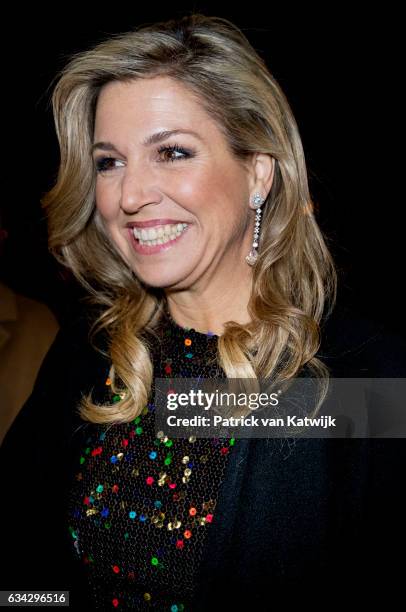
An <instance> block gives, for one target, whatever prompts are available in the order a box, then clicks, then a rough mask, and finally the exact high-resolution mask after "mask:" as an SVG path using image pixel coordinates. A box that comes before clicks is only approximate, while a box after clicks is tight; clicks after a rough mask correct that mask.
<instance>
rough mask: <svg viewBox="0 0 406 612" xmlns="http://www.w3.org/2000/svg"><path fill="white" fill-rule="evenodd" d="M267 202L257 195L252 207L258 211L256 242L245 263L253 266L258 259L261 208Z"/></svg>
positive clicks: (255, 230) (255, 231) (254, 197)
mask: <svg viewBox="0 0 406 612" xmlns="http://www.w3.org/2000/svg"><path fill="white" fill-rule="evenodd" d="M264 202H265V198H263V197H262V196H261V194H260V193H255V194H254V196H253V198H252V207H253V208H254V209H256V211H257V212H256V214H255V229H254V242H253V243H252V248H251V250H250V252H249V254H248V255H247V256H246V258H245V261H246V262H247V264H248V265H250V266H253V265H254V264H255V263H256V261H257V259H258V251H257V248H258V240H259V228H260V225H261V206H262V204H263V203H264Z"/></svg>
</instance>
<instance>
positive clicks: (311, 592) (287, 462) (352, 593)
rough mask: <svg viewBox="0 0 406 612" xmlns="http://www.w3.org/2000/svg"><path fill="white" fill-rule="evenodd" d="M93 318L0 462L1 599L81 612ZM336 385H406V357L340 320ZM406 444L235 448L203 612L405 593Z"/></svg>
mask: <svg viewBox="0 0 406 612" xmlns="http://www.w3.org/2000/svg"><path fill="white" fill-rule="evenodd" d="M91 318H92V314H91V312H90V311H88V312H87V313H86V314H83V315H82V316H80V317H78V318H77V319H76V320H74V321H72V323H71V324H70V325H66V326H64V327H63V328H62V329H61V330H60V331H59V332H58V335H57V337H56V339H55V341H54V343H53V345H52V346H51V349H50V350H49V352H48V354H47V356H46V358H45V360H44V362H43V364H42V367H41V370H40V373H39V375H38V378H37V382H36V385H35V388H34V391H33V393H32V394H31V396H30V398H29V400H28V401H27V402H26V404H25V405H24V407H23V408H22V410H21V412H20V413H19V415H18V416H17V418H16V420H15V422H14V424H13V426H12V427H11V429H10V431H9V432H8V434H7V435H6V438H5V440H4V442H3V445H2V447H1V450H0V469H1V482H0V486H1V499H2V501H1V510H2V518H1V523H0V524H1V526H2V531H3V534H2V547H1V548H2V559H1V567H2V568H3V570H2V585H1V588H2V589H8V590H10V589H14V590H28V589H31V590H35V591H39V590H48V591H49V590H54V589H59V590H70V593H71V595H70V597H71V607H78V608H81V609H86V608H90V607H91V603H90V602H88V601H86V597H87V594H86V586H85V584H84V583H83V579H82V577H81V575H79V574H78V573H77V568H76V564H74V563H73V562H72V561H71V545H70V542H69V541H68V535H67V530H66V526H65V525H64V524H63V521H62V516H63V512H62V509H63V506H64V503H65V501H64V500H65V497H64V496H65V495H66V482H67V481H68V478H67V476H68V474H70V473H71V470H72V469H73V468H72V463H71V461H72V456H73V453H72V449H74V448H75V443H76V442H75V432H76V431H77V429H78V427H79V425H80V419H79V417H78V416H77V415H76V414H75V413H74V411H73V409H72V407H73V406H75V405H76V404H77V401H78V399H79V397H80V394H81V393H83V392H85V391H88V390H90V389H91V388H93V386H94V384H95V381H96V380H100V378H102V379H103V376H101V372H104V374H105V375H106V376H107V373H108V368H109V363H108V361H107V360H106V359H105V358H104V357H103V356H101V355H100V354H99V353H97V352H96V351H95V350H94V349H93V348H92V347H91V346H90V344H89V343H88V340H87V331H88V329H89V322H90V320H91ZM319 353H320V356H322V357H323V359H324V361H325V363H327V364H328V365H329V366H330V367H331V369H332V376H337V377H364V376H365V377H387V378H390V377H406V363H405V361H406V359H405V355H406V350H405V343H404V342H403V341H402V340H400V339H399V338H397V337H394V336H393V335H391V334H389V333H387V332H385V330H384V329H382V328H381V327H378V326H376V325H375V324H373V323H371V322H368V321H365V320H358V319H354V317H351V316H349V314H348V312H347V313H346V312H336V313H335V314H334V315H333V316H332V318H331V319H330V320H329V322H328V323H327V325H326V327H325V329H324V332H323V343H322V346H321V349H320V351H319ZM405 459H406V446H405V443H404V440H403V439H371V440H367V439H299V440H296V442H295V444H294V445H292V442H290V441H289V440H281V439H266V440H264V439H251V440H248V439H247V440H239V444H238V445H237V446H236V448H235V450H234V452H233V453H231V455H230V459H229V462H228V466H227V471H226V475H225V479H224V482H223V484H222V487H221V490H220V496H219V499H218V502H217V507H216V508H217V515H216V516H217V521H215V522H214V523H213V525H212V526H211V528H210V530H209V532H208V537H207V542H206V547H205V555H204V559H203V564H202V574H201V583H200V587H199V605H198V606H197V608H196V609H198V610H201V611H203V610H204V611H206V610H224V609H230V610H233V609H234V610H247V609H250V610H251V609H253V610H272V609H274V606H275V603H276V602H278V603H279V604H280V603H281V602H283V603H284V604H285V605H288V604H290V603H304V602H308V603H311V604H312V605H316V606H317V605H319V604H320V607H321V605H323V607H325V605H330V603H331V601H333V602H334V603H336V602H337V600H340V601H342V602H344V603H345V602H346V603H351V601H354V599H353V598H354V597H356V596H357V597H361V598H362V600H363V601H364V603H366V602H370V603H373V602H375V601H376V599H377V597H378V596H382V597H384V598H385V600H386V601H387V602H388V601H389V600H390V598H392V597H394V595H395V593H396V592H397V593H398V594H400V593H401V585H402V582H401V577H402V572H401V570H402V562H401V557H402V553H401V554H400V556H399V546H400V542H401V541H402V540H401V538H404V517H403V515H404V511H403V510H402V508H403V507H404V506H402V498H403V491H402V488H403V487H404V473H405V465H406V462H405Z"/></svg>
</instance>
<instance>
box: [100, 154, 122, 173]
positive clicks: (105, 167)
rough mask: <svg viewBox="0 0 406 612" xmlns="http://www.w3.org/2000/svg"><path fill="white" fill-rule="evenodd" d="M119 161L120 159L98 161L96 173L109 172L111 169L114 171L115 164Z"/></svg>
mask: <svg viewBox="0 0 406 612" xmlns="http://www.w3.org/2000/svg"><path fill="white" fill-rule="evenodd" d="M116 161H119V160H118V159H114V157H102V158H101V159H98V160H97V161H96V171H97V172H100V173H101V172H109V171H110V170H111V169H114V167H115V166H114V165H113V164H114V162H116Z"/></svg>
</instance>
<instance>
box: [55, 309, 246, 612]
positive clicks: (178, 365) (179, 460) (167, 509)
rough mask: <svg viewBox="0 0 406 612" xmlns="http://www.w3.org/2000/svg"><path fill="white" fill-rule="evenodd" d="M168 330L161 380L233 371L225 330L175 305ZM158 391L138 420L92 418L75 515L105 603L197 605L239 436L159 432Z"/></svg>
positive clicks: (163, 335)
mask: <svg viewBox="0 0 406 612" xmlns="http://www.w3.org/2000/svg"><path fill="white" fill-rule="evenodd" d="M158 336H159V338H160V340H159V342H158V341H157V342H156V343H155V344H154V349H153V365H154V378H157V377H159V378H171V377H187V378H189V377H192V378H198V377H224V376H225V375H224V372H223V371H222V370H221V369H220V368H219V367H218V365H217V363H216V351H217V339H218V337H217V336H216V335H215V334H212V333H210V332H208V333H207V334H204V333H200V332H197V331H195V330H194V329H189V328H184V327H181V326H179V325H178V324H177V323H175V322H174V320H173V319H172V318H171V316H170V315H169V314H168V313H165V315H164V318H163V319H162V321H161V323H160V325H159V328H158ZM100 376H101V377H104V378H103V382H104V385H105V387H104V388H105V396H104V399H109V401H110V402H111V401H114V399H116V400H117V399H119V398H117V396H114V393H113V392H112V391H111V390H110V384H111V381H110V379H109V378H108V373H107V372H100ZM153 392H154V387H152V390H151V395H150V402H149V403H148V405H147V406H145V408H144V410H143V412H142V414H141V415H140V416H139V417H137V418H136V419H135V420H133V421H132V422H130V423H127V424H124V425H123V424H113V425H93V424H86V425H85V435H84V438H83V440H84V444H83V448H82V449H81V452H80V453H79V456H78V457H77V470H76V473H75V474H74V476H73V480H72V485H71V491H70V495H69V500H70V501H69V510H68V517H67V523H68V528H69V531H70V532H71V536H72V554H73V555H74V556H75V557H76V559H77V563H78V564H79V565H80V566H81V567H82V570H83V572H85V574H86V580H87V581H88V584H89V592H90V594H91V595H90V596H91V599H92V600H93V601H94V606H95V608H100V609H114V608H117V609H123V608H124V609H125V608H131V609H135V610H159V611H163V610H167V611H168V612H178V611H181V610H184V611H188V610H192V609H193V597H194V590H195V585H196V578H197V575H198V572H199V563H200V560H201V556H202V550H203V544H204V541H205V537H206V533H207V530H208V529H210V525H211V523H212V522H213V521H215V520H216V499H217V495H218V489H219V486H220V484H221V482H222V478H223V475H224V470H225V466H226V462H227V459H228V456H229V454H230V452H232V450H233V447H234V444H235V440H234V439H233V438H231V439H230V438H228V439H212V438H208V439H202V438H197V439H196V437H193V436H192V437H190V438H184V439H183V438H176V439H170V438H168V437H167V436H165V434H164V432H158V433H156V430H155V426H154V425H155V423H154V410H155V406H154V404H153V401H152V398H153V397H154V396H153Z"/></svg>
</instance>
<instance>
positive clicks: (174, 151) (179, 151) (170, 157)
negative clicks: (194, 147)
mask: <svg viewBox="0 0 406 612" xmlns="http://www.w3.org/2000/svg"><path fill="white" fill-rule="evenodd" d="M158 153H159V154H160V155H161V154H162V153H165V155H164V156H163V157H164V161H171V162H174V161H178V160H181V159H187V158H188V157H193V154H192V151H189V150H187V149H184V148H183V147H180V146H179V145H177V144H175V145H170V146H168V145H166V146H163V147H160V148H159V149H158Z"/></svg>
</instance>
